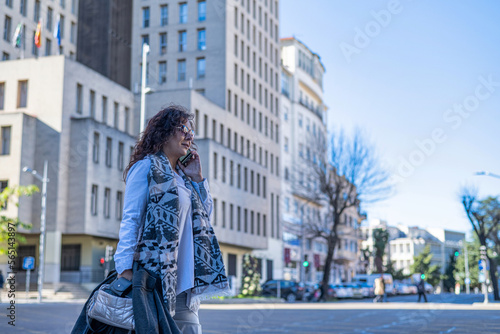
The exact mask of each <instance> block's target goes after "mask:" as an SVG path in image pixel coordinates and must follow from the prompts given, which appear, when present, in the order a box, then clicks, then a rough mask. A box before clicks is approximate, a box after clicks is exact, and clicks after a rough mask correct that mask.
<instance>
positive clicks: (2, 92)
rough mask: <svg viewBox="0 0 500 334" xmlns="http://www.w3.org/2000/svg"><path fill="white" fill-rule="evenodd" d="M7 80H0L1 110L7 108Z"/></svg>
mask: <svg viewBox="0 0 500 334" xmlns="http://www.w3.org/2000/svg"><path fill="white" fill-rule="evenodd" d="M4 104H5V82H0V110H2V109H3V108H5V106H4Z"/></svg>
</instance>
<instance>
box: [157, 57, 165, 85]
mask: <svg viewBox="0 0 500 334" xmlns="http://www.w3.org/2000/svg"><path fill="white" fill-rule="evenodd" d="M158 73H159V78H158V81H159V84H164V83H165V82H167V62H166V61H160V62H159V63H158Z"/></svg>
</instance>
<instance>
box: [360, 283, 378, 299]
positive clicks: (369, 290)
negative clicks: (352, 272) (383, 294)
mask: <svg viewBox="0 0 500 334" xmlns="http://www.w3.org/2000/svg"><path fill="white" fill-rule="evenodd" d="M357 284H358V285H359V286H361V293H362V294H363V297H365V298H373V297H375V289H374V288H373V285H370V284H368V283H366V282H359V283H357Z"/></svg>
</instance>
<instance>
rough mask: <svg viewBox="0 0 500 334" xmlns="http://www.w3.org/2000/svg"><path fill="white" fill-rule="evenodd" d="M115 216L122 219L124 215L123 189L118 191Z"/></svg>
mask: <svg viewBox="0 0 500 334" xmlns="http://www.w3.org/2000/svg"><path fill="white" fill-rule="evenodd" d="M115 217H116V219H117V220H122V217H123V193H122V192H121V191H117V192H116V206H115Z"/></svg>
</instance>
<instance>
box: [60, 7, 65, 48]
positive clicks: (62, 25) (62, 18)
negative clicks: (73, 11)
mask: <svg viewBox="0 0 500 334" xmlns="http://www.w3.org/2000/svg"><path fill="white" fill-rule="evenodd" d="M64 23H65V20H64V15H59V37H60V38H61V39H63V38H64V26H65V24H64ZM61 54H62V53H61Z"/></svg>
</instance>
